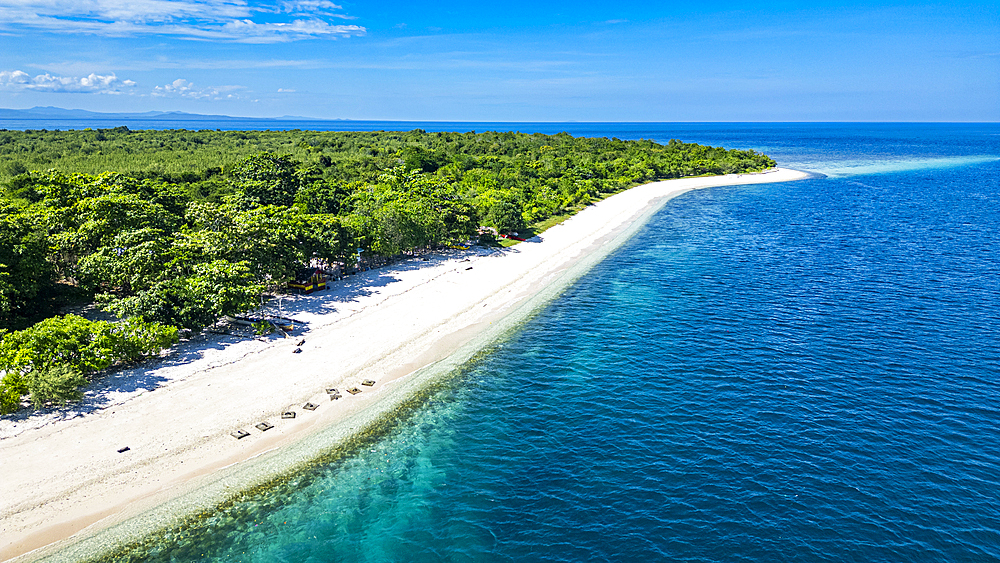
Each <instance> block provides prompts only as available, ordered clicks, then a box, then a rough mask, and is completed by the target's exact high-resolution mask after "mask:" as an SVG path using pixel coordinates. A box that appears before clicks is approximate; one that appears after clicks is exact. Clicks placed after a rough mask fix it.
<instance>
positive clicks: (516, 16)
mask: <svg viewBox="0 0 1000 563" xmlns="http://www.w3.org/2000/svg"><path fill="white" fill-rule="evenodd" d="M50 105H51V106H58V107H64V108H78V109H88V110H92V111H123V112H140V111H148V110H165V111H172V110H179V111H187V112H193V113H212V114H228V115H239V116H281V115H301V116H309V117H319V118H327V119H336V118H344V119H389V120H446V121H1000V2H981V3H970V2H951V3H938V4H916V3H912V2H898V3H894V2H863V3H862V2H857V3H847V2H835V3H834V2H825V3H812V4H810V5H808V6H804V5H803V4H802V3H800V2H701V3H685V4H684V5H683V6H682V5H680V4H677V5H674V4H671V3H658V4H655V5H653V6H652V7H651V6H650V5H649V3H646V2H635V1H632V0H618V1H614V2H587V1H580V2H537V1H536V2H526V1H521V0H511V1H508V2H506V3H478V2H457V1H453V0H441V1H438V2H434V3H424V2H412V1H411V2H397V1H382V2H372V1H365V0H359V1H354V2H347V1H344V2H340V1H336V2H334V1H331V0H277V1H271V2H257V1H244V0H129V1H125V0H0V107H7V108H28V107H32V106H50Z"/></svg>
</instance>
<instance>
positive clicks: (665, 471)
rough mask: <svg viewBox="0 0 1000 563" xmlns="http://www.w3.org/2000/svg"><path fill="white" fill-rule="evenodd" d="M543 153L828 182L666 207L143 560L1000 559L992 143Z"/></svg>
mask: <svg viewBox="0 0 1000 563" xmlns="http://www.w3.org/2000/svg"><path fill="white" fill-rule="evenodd" d="M416 126H420V127H422V128H424V129H428V130H432V128H431V127H428V124H417V125H415V127H416ZM543 126H544V127H543ZM384 128H385V129H389V128H390V127H384ZM496 128H497V127H489V126H486V125H482V124H476V125H474V126H470V127H469V128H468V129H476V130H480V131H482V130H487V129H496ZM509 128H511V129H517V130H521V131H527V132H530V131H532V129H530V128H529V127H528V126H527V125H524V124H518V126H517V127H513V126H512V127H509ZM441 129H447V127H441ZM537 130H540V131H543V132H555V131H559V130H567V131H569V132H570V133H573V134H590V135H595V134H596V135H602V136H605V135H606V136H616V137H619V138H623V139H632V138H651V139H655V140H659V141H666V140H669V139H671V138H679V139H682V140H684V141H690V142H699V143H706V144H712V145H722V146H726V147H729V148H753V149H756V150H758V151H762V152H765V153H767V154H769V155H771V156H773V157H774V158H775V159H776V160H778V162H779V164H780V165H783V166H787V167H791V168H800V169H807V170H811V171H815V172H819V173H822V174H825V175H826V177H825V178H818V179H810V180H804V181H799V182H792V183H785V184H765V185H754V186H744V187H725V188H716V189H707V190H701V191H696V192H690V193H688V194H685V195H683V196H681V197H678V198H676V199H674V200H672V201H671V202H669V203H668V204H667V205H666V206H665V207H664V208H663V209H662V210H661V211H660V212H659V213H658V214H657V215H655V216H654V218H653V219H652V220H651V221H650V222H649V224H648V225H647V226H646V227H644V228H643V229H642V230H640V231H639V233H638V234H637V235H636V236H635V237H634V238H633V239H632V240H631V241H629V242H628V243H626V244H625V245H624V246H623V247H621V248H620V249H619V250H617V251H616V252H614V253H613V254H612V255H611V256H610V257H609V258H608V259H607V260H605V261H604V262H602V263H601V264H599V265H598V266H597V267H595V268H594V269H593V270H591V271H590V272H589V273H588V274H587V275H585V276H584V277H582V278H581V279H580V280H579V281H578V282H577V283H575V284H574V285H572V286H571V287H570V288H569V289H568V290H567V291H565V292H564V293H563V294H562V295H561V296H560V297H558V298H557V299H556V300H554V301H552V302H551V303H550V304H549V305H548V306H547V307H546V308H545V309H544V310H542V311H540V312H539V314H537V315H536V316H534V317H533V318H531V319H530V320H529V321H527V322H526V323H525V324H524V325H523V326H522V327H521V328H520V329H519V330H518V331H516V332H515V333H514V334H512V335H511V336H510V337H509V338H508V339H506V340H504V341H502V342H499V343H497V344H496V345H495V346H494V347H493V348H492V349H490V350H489V352H488V353H487V354H484V355H482V356H481V357H480V358H478V359H477V360H476V361H474V362H473V363H471V364H469V365H468V366H466V367H465V369H463V370H461V373H458V374H455V375H454V376H453V377H452V378H451V379H449V381H448V383H447V384H446V385H443V386H442V388H441V389H440V390H438V391H436V392H435V393H434V394H432V395H431V396H430V397H429V398H427V399H426V400H425V401H423V402H422V404H421V405H420V406H419V407H417V408H416V409H415V410H413V411H412V412H411V414H410V415H409V416H407V417H403V418H401V419H400V420H399V422H398V424H396V425H395V426H392V427H390V428H389V429H388V430H387V431H386V432H384V433H382V434H380V435H378V436H377V437H375V438H372V439H370V440H368V441H366V442H364V443H362V444H360V445H357V446H356V447H355V448H354V449H353V450H351V451H350V452H349V455H347V456H346V457H341V458H339V459H336V460H335V461H331V462H329V463H324V464H321V465H320V466H318V467H316V468H315V469H313V470H311V471H310V472H307V473H304V474H301V475H299V476H297V477H296V478H295V479H293V480H292V481H291V482H288V483H285V484H283V485H281V486H278V487H276V488H275V489H273V490H268V491H264V492H258V493H255V494H253V495H248V496H247V497H246V498H245V499H244V500H242V501H241V502H239V503H236V504H234V505H232V506H229V507H227V508H226V509H224V510H221V511H219V512H218V513H216V514H214V515H212V516H210V517H208V518H204V519H199V520H198V521H197V522H195V523H192V524H191V525H190V526H189V527H187V528H185V529H183V530H177V531H174V532H172V533H170V534H168V535H165V536H163V537H160V538H158V539H156V542H155V547H153V548H151V549H150V548H148V547H146V548H144V549H143V550H141V551H135V552H133V553H132V555H131V559H132V560H134V561H177V562H185V561H191V560H194V559H202V558H204V559H207V560H211V561H220V562H221V561H252V562H290V563H291V562H294V563H306V562H317V563H318V562H340V561H345V562H361V561H370V562H381V561H407V562H409V561H414V562H419V561H697V562H713V561H725V562H731V561H737V562H738V561H753V562H769V563H770V562H782V561H824V562H825V561H838V562H839V561H859V562H861V561H864V562H868V561H875V562H881V561H884V562H903V561H927V562H939V561H956V562H964V561H974V562H979V561H1000V125H997V124H987V125H947V124H934V125H919V124H898V125H891V124H728V125H727V124H555V125H552V126H550V124H539V126H538V129H537ZM123 558H126V557H125V556H124V555H123Z"/></svg>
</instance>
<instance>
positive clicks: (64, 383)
mask: <svg viewBox="0 0 1000 563" xmlns="http://www.w3.org/2000/svg"><path fill="white" fill-rule="evenodd" d="M25 379H27V381H28V385H27V387H28V392H29V393H31V404H32V405H34V407H35V408H36V409H38V408H41V407H43V406H45V405H46V404H47V403H52V404H56V405H60V406H62V405H65V404H66V403H69V402H73V401H79V400H80V399H82V398H83V392H81V391H80V387H82V386H84V385H86V384H87V378H86V377H85V376H84V375H83V374H82V373H80V372H79V371H78V370H77V369H75V368H74V367H72V366H68V365H65V364H59V365H51V366H47V367H44V368H42V369H38V370H35V371H32V372H31V373H30V374H28V377H27V378H25Z"/></svg>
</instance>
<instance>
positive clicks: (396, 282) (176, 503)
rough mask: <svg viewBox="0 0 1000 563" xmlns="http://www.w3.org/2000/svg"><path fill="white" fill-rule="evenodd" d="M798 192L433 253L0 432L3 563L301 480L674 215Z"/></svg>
mask: <svg viewBox="0 0 1000 563" xmlns="http://www.w3.org/2000/svg"><path fill="white" fill-rule="evenodd" d="M807 177H809V175H808V174H807V173H803V172H798V171H794V170H788V169H780V168H779V169H776V170H773V171H769V172H766V173H761V174H743V175H739V176H737V175H731V176H719V177H704V178H685V179H679V180H668V181H663V182H655V183H651V184H646V185H643V186H639V187H636V188H633V189H631V190H628V191H625V192H622V193H620V194H617V195H615V196H612V197H610V198H608V199H606V200H603V201H601V202H599V203H597V204H595V205H593V206H590V207H588V208H587V209H585V210H583V211H582V212H580V213H579V214H577V215H575V216H574V217H572V218H570V219H569V220H567V221H565V222H564V223H562V224H560V225H558V226H555V227H553V228H551V229H549V230H547V231H545V232H544V233H542V234H541V235H540V236H539V237H536V238H535V239H531V240H529V241H527V242H523V243H520V244H518V245H515V246H513V247H510V248H508V249H503V250H499V249H485V248H476V247H473V248H472V249H469V250H450V251H447V252H440V253H434V254H428V255H427V256H426V260H425V259H423V258H414V259H410V260H407V261H404V262H401V263H397V264H393V265H389V266H385V267H383V268H379V269H375V270H371V271H368V272H363V273H361V274H358V275H356V276H352V277H350V278H347V279H345V280H343V281H339V282H333V283H332V284H331V288H330V289H329V290H328V291H324V292H318V293H315V294H312V295H308V296H295V297H285V298H282V299H281V302H280V310H281V313H282V314H283V316H286V317H289V318H292V319H295V320H297V321H299V322H297V323H295V329H294V331H293V332H292V335H291V337H290V338H284V337H282V336H280V335H271V336H269V337H267V338H261V339H252V338H250V339H248V338H246V337H239V336H227V335H215V334H208V335H205V336H199V337H197V338H194V339H192V340H191V341H189V342H182V343H181V344H179V345H178V346H176V347H175V349H173V350H172V351H171V352H170V353H169V354H168V355H166V356H165V357H164V358H162V359H160V360H158V361H155V362H151V363H148V364H146V365H143V366H139V367H136V368H130V369H127V370H122V371H120V372H116V373H113V374H111V375H110V376H108V377H105V378H103V379H101V380H99V381H96V382H95V383H94V384H92V386H91V387H90V388H89V390H88V393H87V398H86V399H85V400H84V401H83V402H82V403H81V404H79V405H74V406H72V407H68V408H66V409H60V410H56V411H48V412H40V413H35V414H22V415H20V416H18V417H15V418H5V419H3V420H0V561H8V560H16V561H29V560H35V559H39V558H43V557H47V556H54V557H55V559H56V560H59V559H60V558H62V559H64V560H74V559H76V558H78V557H79V555H80V554H82V553H87V554H91V555H93V554H94V553H95V552H96V551H97V550H99V549H102V548H103V547H105V546H107V545H109V544H113V543H114V542H117V541H121V540H122V539H123V538H124V539H128V538H135V537H139V536H140V535H141V534H143V533H146V532H149V531H151V530H154V529H156V528H157V527H158V526H163V525H165V524H167V523H169V522H170V519H171V518H174V517H176V516H178V515H182V514H184V513H185V512H188V511H192V510H197V509H199V508H207V507H211V506H212V505H213V503H215V502H217V501H218V500H220V499H221V498H223V497H225V496H226V495H227V494H232V493H233V492H235V491H237V490H241V489H244V488H246V487H248V486H251V485H253V484H254V483H256V482H260V481H261V480H263V479H266V478H268V477H269V476H273V475H275V474H278V473H280V472H282V471H286V470H288V469H289V468H291V467H294V466H295V465H297V464H301V463H304V462H306V461H308V460H309V459H311V458H314V457H316V456H317V455H319V454H320V453H322V452H323V451H324V450H325V449H329V448H331V447H334V446H336V444H337V442H338V441H339V440H342V439H343V438H344V437H347V436H350V435H351V434H352V433H354V432H359V431H361V430H363V429H364V428H365V427H366V425H368V424H370V423H371V421H373V420H376V419H378V418H379V417H383V416H385V415H386V414H387V413H391V412H392V409H393V408H396V407H398V405H399V404H400V402H401V401H403V400H405V399H406V398H407V397H409V396H412V395H413V394H414V393H415V392H417V391H419V390H420V389H421V388H424V387H426V385H427V384H428V383H429V382H430V381H432V380H433V378H434V377H435V376H436V375H435V374H439V373H441V372H442V371H444V370H447V369H449V368H450V367H451V366H454V365H457V364H460V363H462V362H463V361H465V360H466V359H467V358H468V357H470V356H471V354H473V353H474V352H475V350H476V349H478V348H479V347H481V346H482V345H483V344H484V343H488V342H490V341H491V340H495V339H496V338H498V337H501V336H502V335H503V333H504V332H505V331H509V330H510V329H511V327H513V326H516V324H517V323H519V322H520V321H521V320H523V318H524V317H525V316H526V315H527V314H529V313H530V312H531V311H532V310H534V309H536V308H537V307H538V306H539V305H541V304H542V303H544V302H545V301H546V300H547V299H550V298H552V297H553V296H554V295H557V294H558V292H559V291H561V289H563V288H565V287H566V286H567V285H568V284H569V283H571V282H572V281H573V280H574V279H576V278H577V277H578V276H580V275H582V274H583V273H584V272H586V270H587V269H589V267H590V266H592V265H593V264H594V263H596V262H597V261H599V260H600V259H602V258H603V257H604V256H606V255H607V254H608V253H609V252H611V251H612V250H614V249H615V248H617V247H618V246H619V245H620V244H621V243H622V242H624V241H625V240H627V238H629V237H630V236H631V235H632V234H633V233H634V232H635V231H636V230H637V229H638V228H639V227H640V226H641V225H642V224H643V223H644V222H645V220H646V219H647V218H648V217H649V216H650V215H651V214H652V213H653V212H655V211H656V210H657V209H659V207H660V206H661V205H662V204H663V203H664V202H665V201H667V200H668V199H670V198H672V197H674V196H677V195H679V194H682V193H684V192H687V191H689V190H693V189H699V188H705V187H716V186H729V185H744V184H758V183H770V182H785V181H793V180H800V179H803V178H807ZM269 306H270V307H271V308H272V309H276V308H277V307H278V306H279V304H278V303H273V302H272V303H271V304H270V305H269ZM303 340H304V342H302V343H301V344H300V342H301V341H303ZM297 348H298V349H301V351H300V352H295V350H296V349H297ZM442 362H444V363H442ZM364 380H372V381H374V382H375V383H374V385H372V386H365V385H362V382H363V381H364ZM327 388H336V389H338V390H339V394H340V395H341V397H340V398H339V399H336V400H331V398H330V396H329V395H328V393H327V392H326V389H327ZM351 388H357V389H360V390H361V392H360V393H358V394H351V393H348V392H347V390H348V389H351ZM306 403H313V404H315V405H318V407H317V408H316V409H315V410H307V409H303V405H305V404H306ZM285 411H294V412H295V418H282V416H281V415H282V413H283V412H285ZM261 422H267V423H269V424H271V425H273V428H270V429H269V430H266V431H261V430H259V429H257V428H256V427H255V425H257V424H259V423H261ZM238 430H243V431H245V432H248V433H249V435H248V436H246V437H245V438H242V439H237V438H235V437H234V436H233V435H232V433H233V432H235V431H238ZM124 448H128V449H127V450H124V451H119V450H123V449H124Z"/></svg>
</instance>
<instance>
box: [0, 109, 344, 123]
mask: <svg viewBox="0 0 1000 563" xmlns="http://www.w3.org/2000/svg"><path fill="white" fill-rule="evenodd" d="M50 119H67V120H78V119H79V120H102V121H106V120H122V121H126V122H127V121H138V120H157V121H240V122H247V121H288V120H294V121H320V120H317V119H316V118H312V117H298V116H292V115H285V116H282V117H233V116H230V115H205V114H199V113H185V112H182V111H146V112H142V113H103V112H96V111H87V110H82V109H63V108H57V107H52V106H46V107H33V108H31V109H5V108H0V128H2V127H3V121H4V120H24V121H31V120H50ZM323 121H339V120H335V119H330V120H323Z"/></svg>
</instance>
